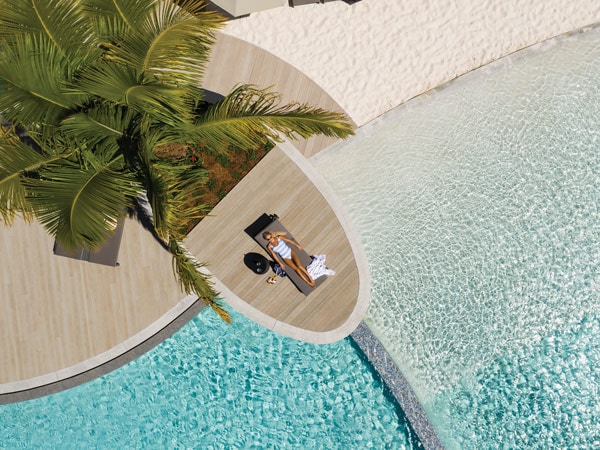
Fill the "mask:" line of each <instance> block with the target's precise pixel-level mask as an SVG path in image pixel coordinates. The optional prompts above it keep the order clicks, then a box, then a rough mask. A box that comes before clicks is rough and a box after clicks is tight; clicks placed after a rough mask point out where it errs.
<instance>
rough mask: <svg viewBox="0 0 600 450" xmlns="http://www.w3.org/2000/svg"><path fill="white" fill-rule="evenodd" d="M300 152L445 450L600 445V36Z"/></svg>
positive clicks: (460, 83)
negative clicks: (355, 255) (345, 231)
mask: <svg viewBox="0 0 600 450" xmlns="http://www.w3.org/2000/svg"><path fill="white" fill-rule="evenodd" d="M313 161H314V164H315V165H316V167H317V169H318V170H319V172H320V173H321V174H322V175H323V176H324V177H325V178H326V180H327V181H328V182H329V184H330V185H331V186H332V187H333V188H334V191H336V192H337V194H338V196H339V197H340V199H341V201H342V203H343V205H344V206H345V207H346V209H347V211H348V212H349V215H350V217H351V219H352V221H353V222H354V223H355V225H356V226H357V229H358V232H359V234H360V236H361V239H362V242H363V244H364V247H365V250H366V253H367V259H368V261H369V265H370V272H371V278H372V294H373V298H372V302H371V305H370V308H369V311H368V313H367V317H366V322H367V323H368V325H369V326H370V328H371V329H372V331H373V332H374V333H375V334H376V335H377V336H378V337H379V339H380V340H381V341H382V342H383V343H384V345H385V347H386V348H387V350H388V351H389V352H390V353H391V355H392V357H393V358H394V360H395V361H396V362H397V364H398V365H399V367H400V368H401V370H402V371H403V373H404V374H405V376H406V377H407V379H408V380H409V382H410V383H411V385H412V387H413V388H414V390H415V391H416V393H417V396H418V397H419V399H420V400H421V402H422V403H423V405H424V408H425V410H426V412H427V414H428V416H429V417H430V418H431V420H432V422H433V424H434V426H435V427H436V429H437V431H438V433H439V435H440V438H441V439H442V441H443V442H444V444H445V445H446V446H447V447H448V448H449V449H454V448H456V449H488V448H511V449H512V448H519V449H521V448H527V449H531V448H544V449H547V448H565V449H567V448H568V449H573V448H600V364H599V363H600V361H599V360H600V322H599V320H600V296H599V292H600V214H599V206H600V29H594V30H590V31H587V32H585V33H582V34H577V35H574V36H572V37H569V38H560V39H556V40H553V41H552V42H550V43H546V44H544V45H543V46H540V47H537V48H534V49H528V50H526V51H525V52H523V53H521V54H518V55H514V56H512V57H510V58H507V59H504V60H502V61H499V62H497V63H495V64H493V65H490V66H487V67H485V68H483V69H480V70H477V71H474V72H473V73H471V74H469V75H467V76H464V77H461V78H460V79H458V80H455V81H454V82H452V83H450V84H449V85H448V86H446V87H444V88H443V89H440V90H438V91H436V92H433V93H429V94H428V95H424V96H422V97H420V98H418V99H415V100H414V101H411V102H409V103H408V104H406V105H404V106H402V107H401V108H398V109H397V110H395V111H392V112H391V113H389V114H387V115H385V116H384V117H382V118H381V119H380V120H378V121H376V122H375V123H372V124H370V125H369V126H366V127H363V128H362V129H361V130H359V133H358V134H357V136H355V138H353V139H352V140H351V141H350V142H347V143H343V144H341V145H337V144H336V146H334V147H332V148H330V149H328V150H327V151H326V152H325V153H324V154H322V155H318V156H317V157H315V158H314V159H313Z"/></svg>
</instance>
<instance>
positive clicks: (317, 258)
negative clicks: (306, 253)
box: [306, 255, 335, 280]
mask: <svg viewBox="0 0 600 450" xmlns="http://www.w3.org/2000/svg"><path fill="white" fill-rule="evenodd" d="M312 259H313V260H312V262H311V263H310V264H309V265H308V267H306V270H307V272H308V273H309V274H310V276H311V277H312V278H313V280H316V279H317V278H319V277H320V276H323V275H335V270H331V269H330V268H329V267H327V266H326V265H325V255H314V256H313V257H312Z"/></svg>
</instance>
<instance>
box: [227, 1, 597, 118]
mask: <svg viewBox="0 0 600 450" xmlns="http://www.w3.org/2000/svg"><path fill="white" fill-rule="evenodd" d="M598 22H600V0H445V1H433V0H429V1H427V0H362V1H361V2H358V3H356V4H354V5H352V6H349V5H347V4H346V3H343V2H341V1H338V2H331V3H326V4H314V5H305V6H299V7H296V8H289V7H282V8H276V9H271V10H268V11H263V12H260V13H255V14H252V15H251V16H249V17H246V18H242V19H239V20H236V21H232V22H230V23H229V25H228V26H227V28H226V29H225V33H227V34H230V35H232V36H235V37H238V38H240V39H244V40H246V41H248V42H251V43H253V44H255V45H258V46H260V47H262V48H263V49H265V50H267V51H269V52H271V53H273V54H275V55H277V56H278V57H280V58H282V59H283V60H285V61H286V62H288V63H290V64H291V65H293V66H295V67H296V68H298V69H299V70H301V71H302V72H303V73H305V74H306V75H307V76H309V77H310V78H312V79H313V80H314V81H315V82H316V83H317V84H319V85H320V86H321V87H322V88H323V89H324V90H325V91H326V92H328V93H329V94H330V95H331V96H332V97H333V98H334V99H335V100H336V101H337V102H338V103H339V104H340V105H341V106H342V108H344V110H345V111H346V113H347V114H348V115H349V116H350V117H351V118H352V119H353V120H354V121H355V122H356V124H357V125H359V126H361V125H364V124H365V123H366V122H368V121H370V120H372V119H374V118H375V117H377V116H379V115H381V114H383V113H384V112H386V111H387V110H389V109H391V108H393V107H395V106H397V105H399V104H401V103H403V102H405V101H406V100H408V99H410V98H412V97H414V96H416V95H419V94H421V93H423V92H426V91H428V90H429V89H432V88H434V87H437V86H439V85H441V84H443V83H445V82H447V81H450V80H452V79H453V78H455V77H457V76H459V75H462V74H464V73H466V72H469V71H471V70H473V69H475V68H477V67H480V66H482V65H484V64H487V63H489V62H491V61H494V60H496V59H498V58H500V57H502V56H505V55H507V54H509V53H512V52H514V51H516V50H519V49H521V48H524V47H527V46H529V45H533V44H536V43H539V42H542V41H545V40H547V39H549V38H551V37H554V36H557V35H560V34H563V33H567V32H570V31H573V30H578V29H580V28H583V27H586V26H588V25H592V24H595V23H598Z"/></svg>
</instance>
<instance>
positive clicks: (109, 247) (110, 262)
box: [53, 220, 125, 267]
mask: <svg viewBox="0 0 600 450" xmlns="http://www.w3.org/2000/svg"><path fill="white" fill-rule="evenodd" d="M124 225H125V221H124V220H120V221H119V222H118V224H117V228H116V229H115V234H114V236H112V237H111V238H110V239H109V240H108V241H107V242H106V244H104V245H103V246H102V247H101V248H99V249H98V250H96V251H89V250H84V249H82V248H78V249H76V250H67V249H65V248H64V247H63V246H62V245H60V244H59V243H58V241H54V249H53V250H54V254H55V255H58V256H66V257H67V258H74V259H80V260H82V261H89V262H91V263H96V264H103V265H105V266H113V267H117V266H118V265H119V263H118V257H119V248H120V246H121V237H122V236H123V227H124Z"/></svg>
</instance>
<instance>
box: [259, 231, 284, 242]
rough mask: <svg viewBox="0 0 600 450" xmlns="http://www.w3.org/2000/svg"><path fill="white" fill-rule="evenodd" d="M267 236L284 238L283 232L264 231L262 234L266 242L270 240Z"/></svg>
mask: <svg viewBox="0 0 600 450" xmlns="http://www.w3.org/2000/svg"><path fill="white" fill-rule="evenodd" d="M267 236H271V237H279V236H285V231H265V232H264V233H263V234H262V237H263V239H266V240H267V241H268V240H269V239H270V238H268V237H267Z"/></svg>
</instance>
